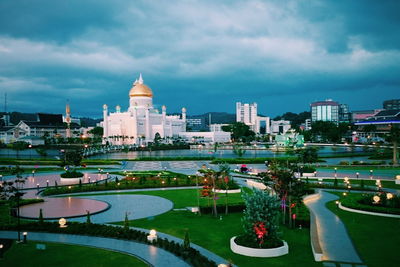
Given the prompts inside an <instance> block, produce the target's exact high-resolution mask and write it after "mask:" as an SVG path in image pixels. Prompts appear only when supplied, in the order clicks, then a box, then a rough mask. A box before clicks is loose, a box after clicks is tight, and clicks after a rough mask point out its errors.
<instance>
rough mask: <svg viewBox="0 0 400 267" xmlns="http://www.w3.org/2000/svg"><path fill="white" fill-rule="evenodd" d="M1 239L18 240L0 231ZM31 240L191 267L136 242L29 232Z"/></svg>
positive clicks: (154, 263)
mask: <svg viewBox="0 0 400 267" xmlns="http://www.w3.org/2000/svg"><path fill="white" fill-rule="evenodd" d="M0 237H1V238H12V239H16V238H17V233H16V232H11V231H0ZM29 240H34V241H43V242H56V243H64V244H74V245H82V246H89V247H96V248H101V249H107V250H113V251H117V252H122V253H126V254H129V255H134V256H136V257H138V258H141V259H142V260H144V261H146V262H148V263H149V264H150V265H151V266H154V267H165V266H174V267H189V266H190V265H189V264H188V263H186V262H184V261H183V260H181V259H180V258H178V257H177V256H175V255H174V254H172V253H170V252H168V251H165V250H163V249H160V248H157V247H155V246H151V245H147V244H142V243H137V242H134V241H127V240H120V239H114V238H104V237H94V236H82V235H65V234H52V233H36V232H29V234H28V242H29Z"/></svg>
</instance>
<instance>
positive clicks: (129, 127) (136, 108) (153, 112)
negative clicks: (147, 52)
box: [102, 75, 186, 145]
mask: <svg viewBox="0 0 400 267" xmlns="http://www.w3.org/2000/svg"><path fill="white" fill-rule="evenodd" d="M102 126H103V129H104V134H103V142H104V143H107V142H108V143H109V144H113V145H123V144H136V145H142V144H148V143H149V142H153V141H154V138H155V136H156V135H157V134H159V135H160V137H161V138H168V137H170V138H172V137H175V136H178V135H179V133H181V132H185V131H186V109H185V108H182V114H181V115H180V116H179V115H173V116H167V108H166V107H165V106H162V112H161V114H160V113H159V112H158V110H157V109H155V108H154V107H153V92H152V90H151V89H150V88H149V87H148V86H147V85H145V84H144V83H143V78H142V75H140V77H139V79H138V80H136V81H135V82H134V83H133V86H132V88H131V90H130V91H129V108H128V110H127V111H125V112H121V108H120V106H116V108H115V112H109V111H108V107H107V105H103V123H102Z"/></svg>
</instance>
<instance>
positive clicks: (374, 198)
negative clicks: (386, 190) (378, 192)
mask: <svg viewBox="0 0 400 267" xmlns="http://www.w3.org/2000/svg"><path fill="white" fill-rule="evenodd" d="M372 199H373V200H374V203H378V202H379V201H381V198H380V197H379V196H374V197H373V198H372Z"/></svg>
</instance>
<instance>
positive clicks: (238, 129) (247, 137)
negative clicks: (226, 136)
mask: <svg viewBox="0 0 400 267" xmlns="http://www.w3.org/2000/svg"><path fill="white" fill-rule="evenodd" d="M222 130H223V131H224V132H230V133H231V137H232V139H233V140H234V141H235V142H238V141H245V142H250V141H252V140H254V136H255V135H256V134H255V133H254V132H253V131H252V130H250V127H249V126H248V125H246V124H244V123H243V122H234V123H232V124H230V125H227V126H222Z"/></svg>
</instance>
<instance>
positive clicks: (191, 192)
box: [116, 189, 320, 267]
mask: <svg viewBox="0 0 400 267" xmlns="http://www.w3.org/2000/svg"><path fill="white" fill-rule="evenodd" d="M196 191H197V190H196V189H184V190H168V191H146V192H134V194H146V195H154V196H160V197H164V198H167V199H169V200H171V201H172V202H174V208H183V207H187V206H197V199H196ZM246 191H248V190H246ZM125 193H128V194H132V193H133V192H125ZM116 194H120V193H116ZM223 195H224V194H221V198H220V199H219V200H218V201H220V202H221V204H223V203H225V200H224V198H223V197H224V196H223ZM231 201H232V202H235V203H236V202H238V201H241V202H242V201H243V200H242V197H241V194H229V202H231ZM201 204H202V205H207V200H206V199H201ZM210 204H211V203H210ZM220 216H222V220H220V219H219V218H214V217H213V216H212V215H210V214H207V215H201V216H199V215H196V214H194V213H191V212H188V211H170V212H167V213H164V214H161V215H158V216H156V217H152V218H147V219H140V220H132V221H130V226H134V227H141V228H145V229H153V228H154V229H156V230H158V231H160V232H164V233H167V234H170V235H173V236H176V237H179V238H184V235H185V229H188V230H189V235H190V240H191V242H193V243H195V244H198V245H200V246H202V247H204V248H206V249H208V250H210V251H212V252H214V253H216V254H218V255H219V256H221V257H223V258H225V259H227V260H229V259H230V260H232V261H233V262H234V263H235V264H237V265H238V266H243V267H245V266H266V265H268V266H320V264H317V263H315V262H314V259H313V256H312V253H311V247H310V239H309V230H308V229H306V228H303V229H301V230H300V229H288V228H286V227H282V230H283V231H282V232H283V235H282V238H283V239H284V240H286V241H287V242H288V243H289V251H290V253H289V255H286V256H282V257H278V258H270V259H263V258H254V257H246V256H241V255H237V254H235V253H233V252H232V251H231V250H230V244H229V240H230V238H231V237H233V236H235V235H239V234H241V233H242V231H243V230H242V224H241V217H242V216H243V215H242V213H230V214H228V215H225V214H224V213H220ZM116 224H120V225H122V224H123V222H116Z"/></svg>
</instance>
